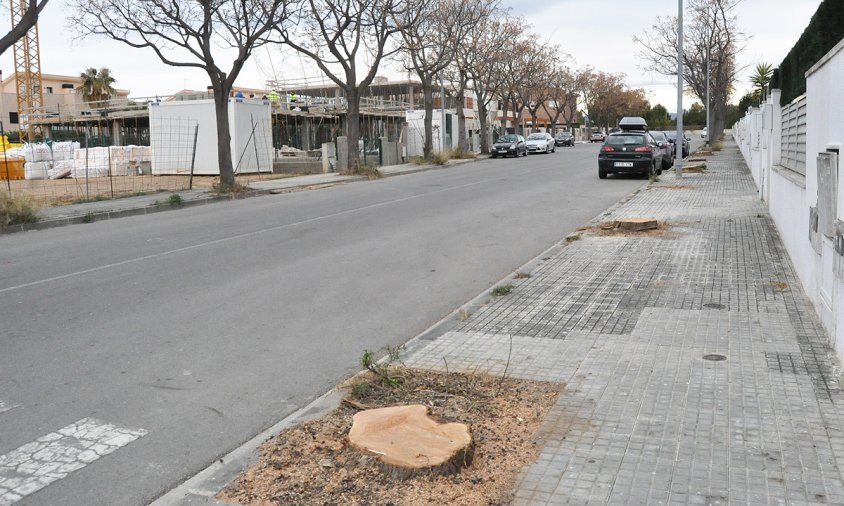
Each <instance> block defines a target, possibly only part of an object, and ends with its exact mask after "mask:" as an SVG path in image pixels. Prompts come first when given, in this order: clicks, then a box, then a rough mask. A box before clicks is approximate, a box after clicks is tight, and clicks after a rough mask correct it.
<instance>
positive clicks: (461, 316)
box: [457, 308, 472, 322]
mask: <svg viewBox="0 0 844 506" xmlns="http://www.w3.org/2000/svg"><path fill="white" fill-rule="evenodd" d="M471 316H472V313H470V312H468V311H466V310H465V309H463V308H460V310H458V311H457V319H458V320H459V321H461V322H465V321H466V320H468V319H469V317H471Z"/></svg>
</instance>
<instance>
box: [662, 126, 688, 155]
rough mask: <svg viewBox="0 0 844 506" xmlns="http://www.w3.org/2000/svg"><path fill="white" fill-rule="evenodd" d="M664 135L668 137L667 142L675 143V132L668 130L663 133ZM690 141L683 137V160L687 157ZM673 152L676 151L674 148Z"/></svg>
mask: <svg viewBox="0 0 844 506" xmlns="http://www.w3.org/2000/svg"><path fill="white" fill-rule="evenodd" d="M665 135H667V136H668V142H670V143H671V144H676V143H677V132H676V131H675V130H668V131H667V132H665ZM690 140H691V139H689V138H688V137H683V158H686V157H687V156H689V141H690ZM675 151H676V148H675Z"/></svg>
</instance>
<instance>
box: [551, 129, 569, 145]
mask: <svg viewBox="0 0 844 506" xmlns="http://www.w3.org/2000/svg"><path fill="white" fill-rule="evenodd" d="M554 144H555V145H557V146H574V136H572V134H571V132H560V133H558V134H557V136H556V137H554Z"/></svg>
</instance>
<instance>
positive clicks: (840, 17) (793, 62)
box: [771, 0, 844, 105]
mask: <svg viewBox="0 0 844 506" xmlns="http://www.w3.org/2000/svg"><path fill="white" fill-rule="evenodd" d="M841 39H844V0H824V1H823V2H822V3H821V5H820V6H819V7H818V10H817V11H816V12H815V15H814V16H812V20H811V21H809V26H807V27H806V30H804V31H803V35H801V36H800V39H799V40H798V41H797V44H795V45H794V47H793V48H791V51H790V52H789V53H788V55H787V56H786V57H785V59H784V60H783V61H782V63H780V66H779V68H778V69H776V70H774V74H773V76H772V77H771V88H779V89H781V90H782V97H781V99H780V104H782V105H785V104H788V103H790V102H791V101H792V100H794V99H795V98H797V97H799V96H800V95H802V94H804V93H806V71H807V70H809V68H811V67H812V65H814V64H815V63H817V62H818V60H820V59H821V58H823V57H824V55H826V53H828V52H829V50H830V49H832V48H833V47H835V45H836V44H838V43H839V42H840V41H841Z"/></svg>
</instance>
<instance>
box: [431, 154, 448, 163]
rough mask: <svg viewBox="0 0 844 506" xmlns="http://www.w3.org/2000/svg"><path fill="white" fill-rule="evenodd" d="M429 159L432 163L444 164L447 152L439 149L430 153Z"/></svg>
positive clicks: (446, 159)
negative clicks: (441, 151)
mask: <svg viewBox="0 0 844 506" xmlns="http://www.w3.org/2000/svg"><path fill="white" fill-rule="evenodd" d="M429 161H430V162H431V163H433V164H434V165H445V162H447V161H448V153H440V152H439V151H437V152H436V153H431V159H430V160H429Z"/></svg>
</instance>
